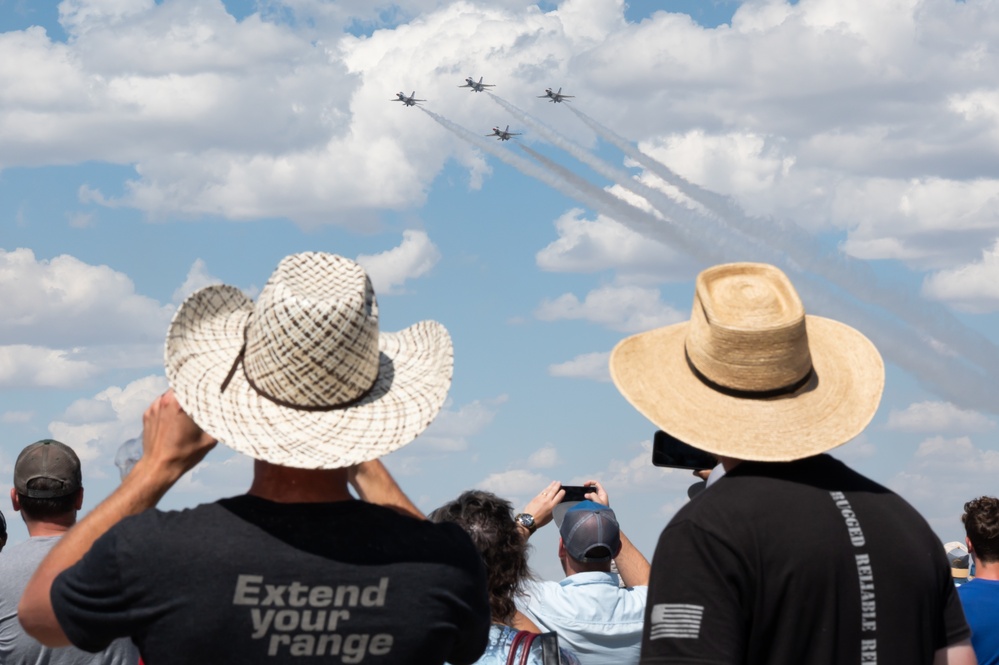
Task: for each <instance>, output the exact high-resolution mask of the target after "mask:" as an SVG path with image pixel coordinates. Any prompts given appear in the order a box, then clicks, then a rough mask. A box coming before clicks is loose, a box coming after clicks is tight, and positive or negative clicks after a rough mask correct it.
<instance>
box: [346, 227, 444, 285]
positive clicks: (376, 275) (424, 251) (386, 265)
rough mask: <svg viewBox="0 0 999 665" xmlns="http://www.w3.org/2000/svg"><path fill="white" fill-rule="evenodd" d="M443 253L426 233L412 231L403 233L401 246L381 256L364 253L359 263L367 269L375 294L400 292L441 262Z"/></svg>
mask: <svg viewBox="0 0 999 665" xmlns="http://www.w3.org/2000/svg"><path fill="white" fill-rule="evenodd" d="M440 258H441V253H440V250H438V249H437V246H436V245H434V243H433V242H431V241H430V237H429V236H428V235H427V234H426V232H425V231H419V230H414V229H409V230H406V231H403V233H402V244H400V245H399V246H398V247H394V248H392V249H390V250H387V251H384V252H382V253H381V254H370V255H366V254H362V255H360V256H358V257H357V262H358V263H360V264H361V265H362V266H364V269H365V270H366V271H367V272H368V276H369V277H370V278H371V284H372V286H374V287H375V293H378V294H391V293H399V292H400V289H401V287H402V285H403V284H405V283H406V282H407V281H409V280H411V279H416V278H417V277H421V276H423V275H425V274H427V273H428V272H430V270H431V269H433V267H434V266H435V265H437V262H438V261H440Z"/></svg>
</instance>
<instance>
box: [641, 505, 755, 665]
mask: <svg viewBox="0 0 999 665" xmlns="http://www.w3.org/2000/svg"><path fill="white" fill-rule="evenodd" d="M751 579H753V578H752V576H751V575H749V574H748V572H747V571H746V568H745V563H744V562H743V561H742V559H741V558H740V557H739V556H738V555H737V554H736V552H734V551H733V550H732V549H731V548H730V547H729V546H728V545H727V544H725V543H723V542H721V541H720V540H719V539H718V538H716V537H715V536H713V535H711V534H710V533H707V532H705V531H704V530H702V529H701V528H699V527H697V526H695V525H693V524H691V523H690V522H686V521H684V522H680V523H677V524H674V525H670V526H668V527H667V528H666V529H665V530H664V531H663V533H662V536H660V538H659V544H658V545H657V547H656V552H655V555H654V556H653V559H652V572H651V576H650V579H649V590H648V601H647V603H646V607H645V625H644V628H643V631H642V657H641V663H642V664H643V665H654V664H657V663H697V664H700V665H704V664H707V663H717V664H719V665H738V664H739V663H741V662H742V661H743V654H744V650H745V644H746V635H747V626H748V620H747V616H748V613H747V612H746V611H745V610H744V608H745V607H747V606H748V602H747V598H748V596H749V594H750V592H751V588H750V586H749V584H750V580H751Z"/></svg>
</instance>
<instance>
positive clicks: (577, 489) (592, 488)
mask: <svg viewBox="0 0 999 665" xmlns="http://www.w3.org/2000/svg"><path fill="white" fill-rule="evenodd" d="M562 489H564V490H565V496H564V497H562V501H586V495H587V494H593V493H596V491H597V486H596V485H562Z"/></svg>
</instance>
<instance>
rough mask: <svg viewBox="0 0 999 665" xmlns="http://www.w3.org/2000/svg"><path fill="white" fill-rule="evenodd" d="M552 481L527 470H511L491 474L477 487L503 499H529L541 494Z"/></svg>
mask: <svg viewBox="0 0 999 665" xmlns="http://www.w3.org/2000/svg"><path fill="white" fill-rule="evenodd" d="M550 482H551V479H549V478H547V477H545V476H542V475H541V474H540V473H536V472H534V471H528V470H527V469H510V470H509V471H500V472H499V473H491V474H489V475H488V476H486V478H485V479H483V480H482V481H480V482H479V483H478V484H477V485H476V487H479V488H481V489H484V490H487V491H489V492H493V493H495V494H498V495H499V496H502V497H508V498H509V497H516V498H520V497H527V496H534V495H535V494H537V493H538V492H540V491H541V490H542V489H544V487H545V486H546V485H548V483H550Z"/></svg>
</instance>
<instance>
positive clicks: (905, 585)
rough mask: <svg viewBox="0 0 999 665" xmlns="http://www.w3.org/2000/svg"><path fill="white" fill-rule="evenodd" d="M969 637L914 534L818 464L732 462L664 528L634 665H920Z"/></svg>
mask: <svg viewBox="0 0 999 665" xmlns="http://www.w3.org/2000/svg"><path fill="white" fill-rule="evenodd" d="M969 635H970V632H969V630H968V627H967V624H966V623H965V620H964V614H963V613H962V611H961V605H960V601H959V599H958V597H957V593H956V592H955V589H954V583H953V581H952V579H951V576H950V568H949V567H948V564H947V561H946V557H945V555H944V551H943V546H942V545H941V544H940V541H939V540H938V539H937V537H936V536H935V535H934V534H933V532H932V531H931V530H930V527H929V525H928V524H927V523H926V521H925V520H924V519H923V518H922V517H920V515H919V514H918V513H916V511H915V510H914V509H913V508H912V507H911V506H910V505H909V504H907V503H906V502H905V501H904V500H903V499H902V498H900V497H899V496H897V495H896V494H894V493H892V492H891V491H889V490H887V489H885V488H884V487H882V486H880V485H878V484H877V483H874V482H872V481H870V480H868V479H867V478H864V477H863V476H861V475H860V474H858V473H856V472H854V471H852V470H850V469H849V468H847V467H846V466H845V465H843V464H842V463H840V462H839V461H837V460H834V459H833V458H831V457H829V456H828V455H820V456H817V457H811V458H808V459H804V460H799V461H797V462H786V463H769V464H765V463H758V462H743V463H742V464H740V465H738V466H737V467H736V468H734V469H733V470H732V471H731V472H730V473H729V474H727V475H726V476H725V477H723V478H722V479H721V480H719V481H718V482H717V483H716V484H714V485H712V486H711V487H710V488H709V489H707V490H706V491H704V492H702V493H701V494H700V495H698V496H697V497H695V498H694V499H693V500H692V501H691V502H690V503H688V504H687V505H686V506H684V507H683V508H682V509H681V510H680V511H679V512H678V513H677V514H676V516H675V517H674V518H673V519H672V520H671V521H670V523H669V525H667V527H666V529H665V530H664V531H663V533H662V536H660V538H659V544H658V546H657V548H656V553H655V557H654V558H653V562H652V576H651V580H650V583H649V596H648V604H647V606H646V612H645V629H644V635H643V641H642V659H641V662H642V663H643V664H645V665H652V664H654V663H667V662H668V663H698V664H706V663H718V664H722V663H724V664H725V665H742V664H752V665H756V664H759V665H802V664H803V663H805V664H809V665H857V664H859V663H877V662H880V663H882V664H883V665H884V664H889V663H890V664H895V663H899V664H902V663H904V664H905V665H919V664H921V663H926V664H929V663H932V662H933V654H934V652H935V651H936V650H937V649H940V648H942V647H945V646H948V645H951V644H954V643H955V642H958V641H960V640H962V639H966V638H968V637H969Z"/></svg>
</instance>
